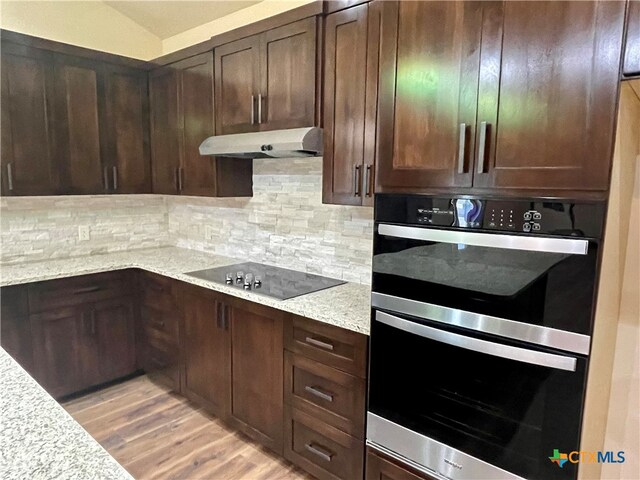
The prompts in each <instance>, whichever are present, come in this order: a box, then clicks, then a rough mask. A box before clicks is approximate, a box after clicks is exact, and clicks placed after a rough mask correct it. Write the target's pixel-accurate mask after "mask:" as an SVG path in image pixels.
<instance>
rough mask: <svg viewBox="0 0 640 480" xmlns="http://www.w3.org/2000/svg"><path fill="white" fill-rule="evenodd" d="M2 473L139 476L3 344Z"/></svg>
mask: <svg viewBox="0 0 640 480" xmlns="http://www.w3.org/2000/svg"><path fill="white" fill-rule="evenodd" d="M0 465H2V467H1V469H2V478H30V479H47V478H68V479H79V480H80V479H88V478H95V479H102V478H104V479H109V480H133V477H132V476H131V475H129V473H128V472H127V471H126V470H125V469H124V468H123V467H122V466H120V464H118V462H116V461H115V460H114V459H113V457H111V456H110V455H109V454H108V453H107V452H106V450H105V449H104V448H102V447H101V446H100V444H98V442H96V441H95V440H94V439H93V438H92V437H91V435H89V434H88V433H87V432H86V431H85V430H84V429H83V428H82V427H81V426H80V425H79V424H78V423H77V422H76V421H75V420H74V419H73V418H71V416H70V415H69V414H68V413H67V412H66V411H65V410H64V409H63V408H62V407H61V406H60V405H58V403H57V402H56V401H55V400H54V399H53V398H52V397H51V396H49V394H48V393H47V392H45V391H44V389H43V388H42V387H41V386H40V385H38V384H37V383H36V381H35V380H34V379H33V378H31V377H30V376H29V374H28V373H27V372H26V371H24V370H23V369H22V367H21V366H20V365H18V364H17V363H16V361H15V360H13V358H11V357H10V356H9V354H8V353H7V352H5V351H4V350H3V349H2V348H0Z"/></svg>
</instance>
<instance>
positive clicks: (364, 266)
mask: <svg viewBox="0 0 640 480" xmlns="http://www.w3.org/2000/svg"><path fill="white" fill-rule="evenodd" d="M253 162H254V163H253V168H254V173H253V190H254V196H253V198H250V199H211V198H197V197H166V198H167V206H168V215H169V236H170V240H171V242H172V243H175V244H176V245H178V246H181V247H185V248H192V249H195V250H201V251H206V252H212V253H216V254H219V255H227V256H230V257H236V258H241V259H246V260H252V261H256V262H262V263H270V264H279V265H281V266H285V267H290V268H294V269H298V270H303V271H307V272H311V273H319V274H323V275H327V276H330V277H334V278H341V279H344V280H348V281H353V282H358V283H370V276H371V256H372V250H371V249H372V238H373V209H372V208H366V207H346V206H338V205H323V204H322V159H321V158H305V159H259V160H254V161H253Z"/></svg>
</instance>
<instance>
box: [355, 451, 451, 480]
mask: <svg viewBox="0 0 640 480" xmlns="http://www.w3.org/2000/svg"><path fill="white" fill-rule="evenodd" d="M440 478H442V477H440ZM366 480H436V478H435V477H432V476H430V475H427V474H426V473H421V472H418V471H414V470H412V469H411V467H408V466H406V465H400V464H399V463H398V462H397V460H392V459H391V458H388V457H386V456H384V455H382V454H381V453H378V452H376V451H375V450H373V449H372V448H369V447H367V476H366Z"/></svg>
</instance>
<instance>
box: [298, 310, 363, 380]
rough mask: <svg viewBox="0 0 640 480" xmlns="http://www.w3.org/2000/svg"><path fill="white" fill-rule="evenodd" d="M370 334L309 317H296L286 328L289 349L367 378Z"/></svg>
mask: <svg viewBox="0 0 640 480" xmlns="http://www.w3.org/2000/svg"><path fill="white" fill-rule="evenodd" d="M367 344H368V337H367V336H366V335H363V334H361V333H356V332H352V331H350V330H345V329H344V328H340V327H335V326H333V325H327V324H326V323H322V322H317V321H315V320H310V319H308V318H303V317H298V316H295V315H294V316H292V318H291V320H290V322H288V326H287V328H286V331H285V348H287V350H289V351H291V352H294V353H299V354H302V355H304V356H306V357H309V358H312V359H314V360H317V361H318V362H322V363H324V364H326V365H330V366H332V367H335V368H337V369H339V370H343V371H345V372H349V373H352V374H353V375H356V376H358V377H361V378H366V372H367Z"/></svg>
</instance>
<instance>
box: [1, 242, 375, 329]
mask: <svg viewBox="0 0 640 480" xmlns="http://www.w3.org/2000/svg"><path fill="white" fill-rule="evenodd" d="M245 261H246V260H243V259H236V258H230V257H223V256H220V255H214V254H209V253H204V252H198V251H194V250H189V249H184V248H178V247H161V248H149V249H141V250H130V251H127V252H115V253H104V254H100V255H89V256H84V257H75V258H64V259H55V260H47V261H43V262H26V263H17V264H5V265H2V266H0V286H9V285H18V284H23V283H31V282H39V281H43V280H53V279H56V278H64V277H72V276H76V275H85V274H90V273H99V272H106V271H111V270H122V269H126V268H139V269H142V270H146V271H149V272H154V273H158V274H160V275H164V276H167V277H171V278H175V279H176V280H181V281H184V282H188V283H192V284H194V285H199V286H201V287H205V288H209V289H211V290H215V291H218V292H222V293H226V294H228V295H231V296H234V297H239V298H244V299H246V300H250V301H252V302H255V303H260V304H263V305H267V306H269V307H273V308H277V309H280V310H284V311H285V312H289V313H294V314H297V315H301V316H303V317H307V318H311V319H313V320H318V321H320V322H324V323H328V324H331V325H336V326H338V327H342V328H346V329H348V330H352V331H355V332H359V333H364V334H366V335H368V334H369V325H370V315H371V310H370V308H371V307H370V300H371V288H370V287H369V286H368V285H360V284H357V283H345V284H343V285H339V286H337V287H332V288H328V289H325V290H321V291H319V292H315V293H310V294H307V295H302V296H299V297H295V298H291V299H289V300H276V299H274V298H269V297H265V296H263V295H259V294H256V293H253V292H245V291H242V290H237V289H235V288H232V287H228V286H226V285H223V284H218V283H213V282H209V281H206V280H201V279H198V278H194V277H191V276H189V275H185V273H186V272H193V271H195V270H203V269H205V268H214V267H220V266H224V265H232V264H234V263H241V262H245ZM278 266H280V267H282V268H287V265H278Z"/></svg>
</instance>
